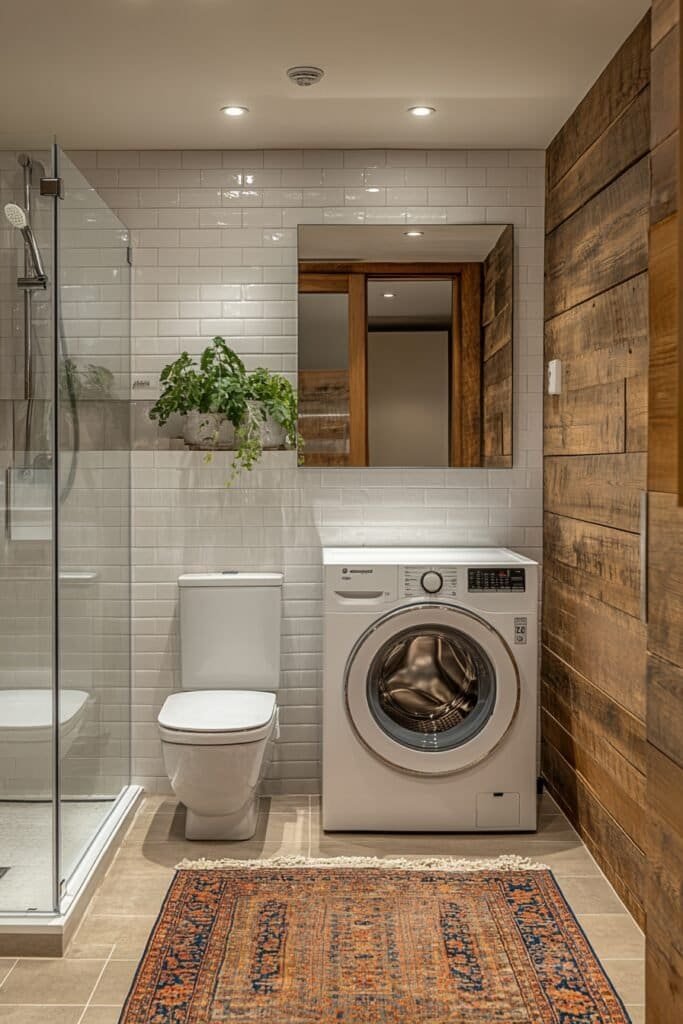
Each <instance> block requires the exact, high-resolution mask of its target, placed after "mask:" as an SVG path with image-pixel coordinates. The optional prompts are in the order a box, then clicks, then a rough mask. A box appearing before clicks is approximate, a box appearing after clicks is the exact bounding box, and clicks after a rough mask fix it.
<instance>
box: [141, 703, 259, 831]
mask: <svg viewBox="0 0 683 1024" xmlns="http://www.w3.org/2000/svg"><path fill="white" fill-rule="evenodd" d="M276 729H277V706H276V702H275V694H273V693H261V692H257V691H256V692H255V691H252V690H226V691H213V690H208V691H207V690H200V691H196V692H191V693H174V694H171V696H170V697H169V698H168V699H167V700H166V702H165V703H164V706H163V708H162V709H161V712H160V714H159V732H160V735H161V746H162V750H163V756H164V765H165V767H166V771H167V773H168V777H169V780H170V783H171V786H172V788H173V792H174V793H175V795H176V796H177V797H178V799H179V800H181V801H182V803H184V804H185V806H186V808H187V816H186V821H185V835H186V837H187V838H188V839H249V838H251V836H253V835H254V832H255V831H256V822H257V818H258V785H259V782H260V780H261V778H262V776H263V772H264V770H265V767H266V764H267V760H268V753H269V748H270V745H271V741H272V739H273V738H274V736H275V733H276Z"/></svg>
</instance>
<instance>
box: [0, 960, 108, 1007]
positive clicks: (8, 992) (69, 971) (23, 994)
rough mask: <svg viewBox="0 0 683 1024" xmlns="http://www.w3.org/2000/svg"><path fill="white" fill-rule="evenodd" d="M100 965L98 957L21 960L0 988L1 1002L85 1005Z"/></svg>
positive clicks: (100, 967)
mask: <svg viewBox="0 0 683 1024" xmlns="http://www.w3.org/2000/svg"><path fill="white" fill-rule="evenodd" d="M103 966H104V962H103V961H100V960H47V959H36V960H20V961H19V963H18V964H17V966H16V967H15V968H14V970H13V971H12V973H11V974H10V976H9V978H8V979H7V981H6V982H5V983H4V985H3V986H2V988H0V1004H5V1003H40V1004H51V1005H54V1004H55V1003H56V1004H66V1003H71V1004H74V1003H78V1004H80V1005H84V1004H85V1003H87V1001H88V998H89V997H90V993H91V992H92V990H93V988H94V987H95V983H96V982H97V979H98V977H99V974H100V971H101V970H102V968H103ZM0 1019H1V1018H0Z"/></svg>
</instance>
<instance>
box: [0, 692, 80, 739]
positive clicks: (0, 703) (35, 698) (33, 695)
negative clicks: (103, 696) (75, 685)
mask: <svg viewBox="0 0 683 1024" xmlns="http://www.w3.org/2000/svg"><path fill="white" fill-rule="evenodd" d="M87 699H88V694H87V693H85V691H84V690H61V691H60V694H59V723H60V725H62V726H64V725H68V723H69V722H70V721H71V720H72V719H73V718H74V717H75V716H76V715H77V714H78V712H79V711H80V710H81V708H82V707H83V705H84V704H85V702H86V701H87ZM52 716H53V694H52V690H45V689H35V690H0V729H31V730H35V729H48V728H51V726H52V721H53V717H52Z"/></svg>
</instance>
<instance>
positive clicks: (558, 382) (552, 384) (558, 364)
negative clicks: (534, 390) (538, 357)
mask: <svg viewBox="0 0 683 1024" xmlns="http://www.w3.org/2000/svg"><path fill="white" fill-rule="evenodd" d="M547 376H548V394H549V395H561V394H562V360H561V359H551V360H550V361H549V362H548V367H547Z"/></svg>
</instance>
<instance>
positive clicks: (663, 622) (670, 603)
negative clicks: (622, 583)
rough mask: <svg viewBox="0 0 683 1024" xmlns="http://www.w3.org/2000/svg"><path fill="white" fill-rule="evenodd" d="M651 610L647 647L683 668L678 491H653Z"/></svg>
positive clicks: (682, 514) (682, 532) (682, 516)
mask: <svg viewBox="0 0 683 1024" xmlns="http://www.w3.org/2000/svg"><path fill="white" fill-rule="evenodd" d="M648 609H649V610H648V620H649V628H648V650H649V651H650V652H651V653H652V654H656V655H657V656H658V657H660V658H664V659H666V661H670V662H672V663H673V664H674V665H678V666H681V667H683V508H681V507H680V506H679V505H678V499H677V496H676V495H675V494H656V493H652V492H651V493H650V501H649V528H648ZM681 742H682V743H683V736H682V737H681Z"/></svg>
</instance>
